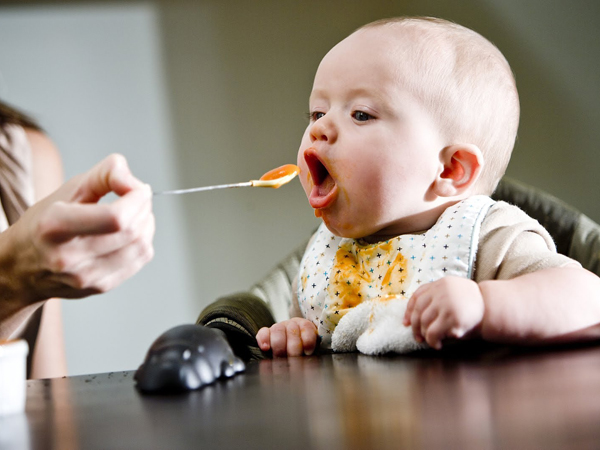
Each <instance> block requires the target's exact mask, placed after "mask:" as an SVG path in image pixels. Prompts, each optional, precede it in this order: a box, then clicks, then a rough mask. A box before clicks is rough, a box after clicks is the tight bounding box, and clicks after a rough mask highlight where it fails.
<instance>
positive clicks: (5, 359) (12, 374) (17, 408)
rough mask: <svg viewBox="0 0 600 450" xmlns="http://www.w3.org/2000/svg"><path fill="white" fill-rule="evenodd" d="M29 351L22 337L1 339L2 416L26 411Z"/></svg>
mask: <svg viewBox="0 0 600 450" xmlns="http://www.w3.org/2000/svg"><path fill="white" fill-rule="evenodd" d="M28 353H29V346H28V345H27V342H25V341H24V340H22V339H18V340H12V341H0V417H1V416H5V415H9V414H15V413H20V412H23V411H25V398H26V394H27V392H26V381H27V354H28Z"/></svg>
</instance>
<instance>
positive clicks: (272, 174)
mask: <svg viewBox="0 0 600 450" xmlns="http://www.w3.org/2000/svg"><path fill="white" fill-rule="evenodd" d="M298 172H300V169H299V168H298V166H296V165H294V164H286V165H284V166H281V167H277V168H275V169H273V170H269V171H268V172H267V173H265V174H264V175H263V176H262V177H260V179H261V181H270V180H278V179H279V178H283V177H287V176H289V175H295V174H297V173H298Z"/></svg>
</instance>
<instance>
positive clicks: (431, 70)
mask: <svg viewBox="0 0 600 450" xmlns="http://www.w3.org/2000/svg"><path fill="white" fill-rule="evenodd" d="M378 27H389V28H390V29H391V30H392V33H394V32H397V35H398V36H399V39H401V40H402V41H401V42H402V44H401V45H400V46H398V48H397V51H396V52H394V53H393V54H390V57H392V58H397V59H398V60H399V61H400V62H401V63H402V65H403V66H405V67H409V70H408V72H407V73H405V74H404V75H403V76H402V78H401V79H400V80H399V81H400V82H402V83H403V84H404V86H405V87H406V88H407V89H409V90H410V91H412V92H413V94H414V95H415V96H416V97H417V98H418V99H419V100H420V101H421V102H422V103H423V105H424V106H425V108H427V109H428V110H429V111H430V112H431V113H432V114H433V115H434V117H436V119H437V121H438V124H439V126H440V129H441V131H442V133H444V135H445V137H446V139H447V140H448V141H449V142H448V143H449V145H451V144H460V143H463V144H474V145H477V146H478V147H479V148H480V149H481V152H482V153H483V158H484V165H483V168H482V171H481V176H480V178H479V180H478V181H477V184H476V185H477V190H478V191H479V192H481V193H485V194H491V193H492V192H493V191H494V189H495V187H496V185H497V183H498V181H499V180H500V178H501V177H502V176H503V175H504V172H505V170H506V166H507V165H508V161H509V160H510V155H511V153H512V150H513V147H514V144H515V140H516V136H517V129H518V124H519V115H520V108H519V96H518V93H517V87H516V83H515V79H514V75H513V73H512V70H511V68H510V66H509V64H508V62H507V61H506V59H505V58H504V56H503V55H502V53H501V52H500V50H498V48H497V47H496V46H494V45H493V44H492V43H491V42H490V41H488V40H487V39H485V38H484V37H483V36H481V35H480V34H478V33H476V32H475V31H473V30H470V29H468V28H465V27H463V26H461V25H458V24H455V23H452V22H449V21H446V20H443V19H437V18H431V17H398V18H392V19H383V20H379V21H376V22H372V23H370V24H367V25H365V26H364V27H362V28H359V30H358V31H359V32H360V30H361V29H365V28H368V29H371V28H378ZM393 35H394V34H392V36H393Z"/></svg>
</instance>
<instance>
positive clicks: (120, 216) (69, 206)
mask: <svg viewBox="0 0 600 450" xmlns="http://www.w3.org/2000/svg"><path fill="white" fill-rule="evenodd" d="M151 209H152V193H151V192H150V189H149V188H142V189H135V190H132V191H130V192H129V193H128V194H126V195H125V196H123V197H121V198H119V199H117V200H116V201H114V202H113V203H111V204H95V203H83V204H82V203H66V202H56V203H53V204H52V205H50V206H49V207H48V210H47V211H46V212H45V214H44V215H43V216H42V218H41V219H40V224H39V231H40V234H41V235H42V236H43V237H44V238H46V239H48V240H50V241H53V242H57V243H58V242H64V241H67V240H69V239H72V238H73V237H76V236H80V235H97V234H107V233H115V232H118V231H121V230H132V229H133V227H132V224H135V223H139V222H140V220H141V219H144V218H147V216H148V213H149V211H151ZM131 235H132V236H135V233H131Z"/></svg>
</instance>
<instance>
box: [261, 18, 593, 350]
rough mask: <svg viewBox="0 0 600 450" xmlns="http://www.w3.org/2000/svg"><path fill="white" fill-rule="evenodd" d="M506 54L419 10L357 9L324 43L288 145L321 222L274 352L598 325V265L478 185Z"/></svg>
mask: <svg viewBox="0 0 600 450" xmlns="http://www.w3.org/2000/svg"><path fill="white" fill-rule="evenodd" d="M518 122H519V100H518V94H517V89H516V86H515V81H514V77H513V74H512V72H511V69H510V67H509V65H508V63H507V62H506V60H505V58H504V57H503V55H502V54H501V53H500V51H499V50H498V49H497V48H496V47H495V46H493V45H492V44H491V43H490V42H489V41H487V40H486V39H485V38H483V37H482V36H480V35H479V34H477V33H475V32H474V31H471V30H469V29H466V28H464V27H462V26H459V25H456V24H453V23H450V22H447V21H444V20H440V19H434V18H397V19H386V20H381V21H377V22H374V23H371V24H368V25H366V26H364V27H362V28H360V29H359V30H357V31H356V32H354V33H353V34H351V35H350V36H349V37H347V38H346V39H344V40H343V41H341V42H340V43H339V44H337V45H336V46H335V47H334V48H333V49H332V50H331V51H329V53H328V54H327V55H326V56H325V57H324V58H323V60H322V61H321V64H320V65H319V68H318V70H317V73H316V75H315V80H314V85H313V90H312V93H311V96H310V123H309V125H308V127H307V129H306V131H305V133H304V136H303V138H302V142H301V144H300V149H299V152H298V165H299V167H300V178H301V183H302V186H303V188H304V190H305V192H306V195H307V197H308V201H309V203H310V205H311V206H312V207H313V208H314V210H315V214H316V216H317V217H320V218H321V219H322V221H323V224H322V225H321V226H320V227H319V230H318V231H317V232H316V234H315V235H314V236H313V238H312V240H311V242H310V244H309V245H308V247H307V250H306V253H305V255H304V257H303V259H302V262H301V266H300V273H299V277H298V280H297V282H296V283H295V284H296V285H297V287H296V288H295V289H296V295H297V298H296V299H295V300H294V305H293V306H292V309H293V311H292V314H291V316H292V318H291V319H289V320H285V321H283V322H279V323H277V324H275V325H273V326H272V327H270V328H262V329H261V330H260V331H259V332H258V334H257V336H256V338H257V341H258V344H259V346H260V348H261V349H262V350H263V351H267V350H272V352H273V355H274V356H286V355H288V356H299V355H303V354H304V355H310V354H312V353H313V352H314V350H315V348H316V346H317V342H319V341H320V344H319V345H321V346H322V347H324V348H332V349H333V350H336V351H353V350H356V349H358V350H359V351H361V352H363V353H367V354H380V353H386V352H398V353H402V352H406V351H411V350H414V349H418V348H421V347H424V346H426V345H428V346H431V347H433V348H436V349H439V348H441V347H442V345H443V343H444V342H445V341H446V340H448V339H461V338H470V337H477V338H481V339H484V340H489V341H496V342H507V343H524V344H535V343H545V342H567V341H573V340H584V339H592V338H594V337H597V336H598V335H599V334H600V333H599V332H598V328H599V327H598V326H597V324H599V323H600V278H598V277H596V276H595V275H594V274H592V273H590V272H588V271H586V270H584V269H582V268H581V266H580V265H579V264H578V263H577V262H574V261H572V260H570V259H569V258H567V257H565V256H563V255H560V254H557V253H556V251H555V247H554V243H553V242H552V239H551V237H550V236H549V235H548V233H547V232H546V231H545V230H544V229H543V228H542V227H541V226H540V225H539V224H538V223H537V222H536V221H535V220H533V219H531V218H529V217H528V216H527V215H526V214H525V213H523V212H522V211H521V210H519V209H518V208H516V207H514V206H511V205H508V204H506V203H503V202H494V201H493V200H491V199H490V197H489V196H490V195H491V193H492V192H493V191H494V189H495V187H496V185H497V183H498V181H499V180H500V178H501V177H502V176H503V174H504V171H505V169H506V166H507V164H508V161H509V159H510V154H511V151H512V149H513V146H514V142H515V138H516V133H517V128H518Z"/></svg>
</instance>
